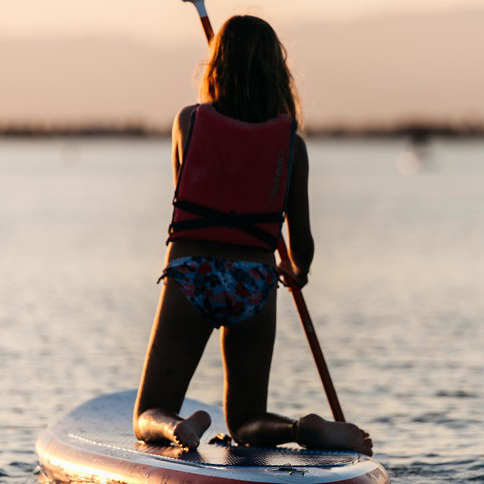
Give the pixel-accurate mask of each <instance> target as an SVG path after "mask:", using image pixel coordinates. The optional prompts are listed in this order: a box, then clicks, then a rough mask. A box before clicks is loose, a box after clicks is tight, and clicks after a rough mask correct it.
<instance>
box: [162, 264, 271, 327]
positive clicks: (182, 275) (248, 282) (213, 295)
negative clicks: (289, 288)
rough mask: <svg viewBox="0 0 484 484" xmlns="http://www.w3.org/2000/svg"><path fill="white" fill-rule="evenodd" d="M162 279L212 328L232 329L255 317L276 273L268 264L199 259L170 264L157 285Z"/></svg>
mask: <svg viewBox="0 0 484 484" xmlns="http://www.w3.org/2000/svg"><path fill="white" fill-rule="evenodd" d="M165 277H170V278H172V279H173V280H174V281H176V282H177V284H178V286H179V287H180V289H181V290H182V292H183V294H184V295H185V297H186V298H187V299H188V300H189V301H190V303H191V304H192V305H193V306H194V307H195V308H196V309H197V310H198V311H199V312H200V314H201V315H202V316H203V317H204V318H205V319H207V320H209V321H210V322H211V323H212V324H213V326H214V327H215V328H220V326H232V325H234V324H236V323H239V322H241V321H244V320H246V319H249V318H251V317H252V316H254V315H255V314H257V313H258V312H259V311H260V310H261V309H262V308H263V307H264V304H265V303H266V301H267V298H268V297H269V294H270V292H271V290H272V288H273V287H274V285H275V284H276V282H277V280H278V274H277V270H276V269H275V268H274V267H272V266H270V265H268V264H262V263H259V262H247V261H233V260H228V259H221V258H217V257H199V256H196V257H182V258H179V259H174V260H172V261H171V262H170V263H169V264H168V266H167V267H166V268H165V270H164V271H163V274H162V276H161V277H160V279H159V280H158V283H159V282H160V281H161V280H162V279H163V278H165Z"/></svg>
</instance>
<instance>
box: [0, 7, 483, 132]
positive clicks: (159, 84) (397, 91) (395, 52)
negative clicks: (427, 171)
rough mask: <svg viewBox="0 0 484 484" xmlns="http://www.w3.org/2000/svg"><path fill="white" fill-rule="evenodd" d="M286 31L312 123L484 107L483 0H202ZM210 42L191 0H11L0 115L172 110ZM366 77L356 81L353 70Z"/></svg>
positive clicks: (2, 43)
mask: <svg viewBox="0 0 484 484" xmlns="http://www.w3.org/2000/svg"><path fill="white" fill-rule="evenodd" d="M206 6H207V10H208V11H209V14H210V16H211V18H212V23H213V25H214V28H215V29H217V28H218V27H219V26H220V25H221V24H222V23H223V21H224V20H225V19H226V18H227V17H229V16H230V15H233V14H235V13H250V14H255V15H259V16H262V17H263V18H265V19H267V20H269V21H270V22H271V23H272V24H273V25H274V27H275V28H276V30H277V31H278V33H279V34H280V36H281V38H282V39H283V41H284V42H285V43H286V45H287V47H288V50H289V54H290V59H291V65H292V66H293V68H294V71H295V75H296V79H298V81H299V85H300V91H301V95H302V99H303V102H304V104H305V111H306V113H307V117H308V119H309V121H310V122H312V123H319V124H321V123H325V122H332V121H342V122H345V121H348V122H372V121H376V122H378V121H388V120H394V119H397V118H405V117H406V118H409V117H424V118H425V117H428V118H432V117H434V118H445V117H452V116H454V117H455V118H456V119H457V118H459V119H471V118H472V119H477V118H482V119H484V91H483V88H482V87H481V86H483V85H484V68H483V67H481V64H482V62H481V60H480V58H481V53H480V51H481V48H480V46H482V45H483V42H484V5H483V2H482V0H458V1H457V0H425V1H424V2H423V1H421V0H259V1H258V2H254V1H243V0H206ZM204 55H205V46H204V44H203V37H202V32H201V29H200V26H199V23H198V19H197V16H196V12H195V9H194V8H193V6H191V5H188V4H185V3H183V2H182V1H181V0H157V1H155V0H136V1H134V0H96V1H86V0H83V1H80V0H68V1H66V0H42V1H39V0H2V4H1V6H0V58H1V60H2V65H3V69H2V70H3V71H4V72H3V73H2V76H0V106H1V107H2V109H1V111H0V123H8V122H11V121H15V122H25V121H28V120H47V121H49V120H52V121H53V122H61V121H62V122H63V121H76V120H86V119H90V120H96V119H109V120H125V119H140V120H145V121H148V122H153V123H157V124H160V123H161V124H163V123H167V122H168V120H169V119H171V117H172V116H173V114H174V112H176V110H177V109H178V107H179V106H181V105H183V104H186V103H189V102H193V101H195V100H196V89H195V87H194V71H195V68H196V66H197V64H200V63H201V62H202V61H203V58H204ZM356 81H358V82H356Z"/></svg>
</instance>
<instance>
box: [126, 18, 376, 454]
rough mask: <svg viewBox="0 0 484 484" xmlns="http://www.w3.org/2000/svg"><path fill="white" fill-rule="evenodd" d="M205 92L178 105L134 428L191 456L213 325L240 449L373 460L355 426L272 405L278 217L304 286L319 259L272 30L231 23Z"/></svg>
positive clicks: (287, 87)
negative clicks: (195, 384)
mask: <svg viewBox="0 0 484 484" xmlns="http://www.w3.org/2000/svg"><path fill="white" fill-rule="evenodd" d="M201 97H202V99H203V100H204V101H205V102H206V104H202V105H200V106H189V107H186V108H184V109H182V110H181V111H180V113H179V114H178V116H177V118H176V119H175V122H174V126H173V168H174V178H175V184H176V185H177V188H176V192H175V197H174V206H175V208H174V215H173V221H172V224H171V226H170V238H169V247H168V252H167V256H166V263H167V265H166V268H165V271H164V273H163V276H162V278H161V279H164V282H163V289H162V294H161V297H160V302H159V305H158V310H157V313H156V317H155V322H154V326H153V331H152V335H151V339H150V343H149V348H148V353H147V357H146V361H145V367H144V371H143V375H142V379H141V384H140V388H139V392H138V397H137V401H136V406H135V411H134V431H135V434H136V436H137V437H138V438H139V439H140V440H144V441H146V442H152V441H160V440H165V439H166V440H169V441H171V442H173V443H175V444H177V445H179V446H181V447H185V448H188V449H195V448H197V446H198V445H199V442H200V437H201V435H202V434H203V433H204V432H205V430H206V429H207V428H208V427H209V426H210V416H209V415H208V413H206V412H204V411H199V412H196V413H195V414H193V415H191V416H190V417H189V418H187V419H182V418H181V417H180V416H179V415H178V412H179V410H180V408H181V405H182V402H183V399H184V397H185V392H186V390H187V387H188V384H189V382H190V379H191V377H192V376H193V373H194V371H195V369H196V367H197V365H198V363H199V360H200V358H201V356H202V353H203V350H204V348H205V345H206V343H207V341H208V339H209V337H210V335H211V333H212V331H213V329H214V327H219V326H222V327H221V337H222V351H223V362H224V372H225V384H224V411H225V416H226V421H227V426H228V429H229V431H230V433H231V435H232V437H233V438H234V440H235V441H236V442H237V443H239V444H245V445H264V446H274V445H278V444H282V443H286V442H298V443H299V444H300V445H302V446H305V447H317V448H326V449H342V448H345V449H354V450H357V451H360V452H363V453H365V454H369V455H371V447H372V443H371V440H370V438H369V436H368V434H367V433H366V432H363V431H362V430H360V429H359V428H358V427H356V426H355V425H353V424H347V423H336V422H328V421H326V420H324V419H322V418H321V417H319V416H317V415H314V414H310V415H306V416H304V417H301V418H300V419H298V420H292V419H290V418H287V417H283V416H279V415H276V414H273V413H269V412H268V411H267V392H268V384H269V370H270V365H271V358H272V351H273V344H274V336H275V328H276V282H277V271H276V262H275V257H274V250H275V248H276V246H277V240H278V237H279V236H280V229H281V225H282V221H283V220H284V216H285V218H286V219H287V223H288V232H289V241H290V258H291V265H292V267H291V268H287V267H286V268H285V270H286V271H289V272H290V274H291V277H294V278H295V280H296V282H297V284H298V285H299V286H300V287H303V286H304V285H305V284H306V283H307V278H308V272H309V268H310V264H311V261H312V258H313V252H314V245H313V239H312V236H311V230H310V225H309V206H308V158H307V153H306V147H305V143H304V141H303V139H302V138H301V137H300V136H299V135H296V134H295V129H294V126H295V122H294V120H296V119H297V116H298V112H297V111H298V109H297V107H298V105H297V101H296V95H295V90H294V86H293V79H292V76H291V74H290V72H289V69H288V68H287V65H286V53H285V50H284V47H283V46H282V45H281V43H280V41H279V40H278V38H277V35H276V34H275V32H274V30H273V29H272V28H271V27H270V26H269V24H267V23H266V22H265V21H263V20H261V19H259V18H256V17H252V16H236V17H232V18H231V19H229V20H228V21H227V22H226V23H225V24H224V26H223V27H222V29H221V30H220V32H219V33H218V35H217V36H216V37H215V38H214V40H213V41H212V46H211V57H210V61H209V64H208V66H207V68H206V71H205V74H204V78H203V81H202V85H201Z"/></svg>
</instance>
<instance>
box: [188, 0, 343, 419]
mask: <svg viewBox="0 0 484 484" xmlns="http://www.w3.org/2000/svg"><path fill="white" fill-rule="evenodd" d="M183 1H185V2H191V3H193V4H194V5H195V7H196V8H197V12H198V14H199V15H200V20H201V21H202V26H203V30H204V31H205V35H206V37H207V41H208V43H209V44H210V42H211V40H212V38H213V29H212V25H211V24H210V19H209V18H208V14H207V11H206V9H205V4H204V0H183ZM277 251H278V252H279V257H280V258H281V261H282V262H288V263H289V264H290V260H289V254H288V252H287V247H286V243H285V242H284V239H283V238H282V237H281V240H280V242H279V245H278V247H277ZM282 277H283V280H284V284H286V286H287V287H288V288H289V290H290V291H291V294H292V297H293V298H294V302H295V304H296V307H297V310H298V313H299V317H300V319H301V323H302V325H303V328H304V332H305V333H306V338H307V340H308V343H309V347H310V348H311V352H312V354H313V358H314V361H315V363H316V367H317V368H318V372H319V376H320V377H321V381H322V382H323V387H324V390H325V392H326V396H327V398H328V402H329V406H330V407H331V411H332V412H333V416H334V419H335V420H336V421H337V422H344V421H345V417H344V415H343V410H342V409H341V405H340V404H339V400H338V395H337V394H336V390H335V388H334V385H333V380H332V379H331V375H330V374H329V369H328V365H327V364H326V360H325V359H324V355H323V352H322V350H321V345H320V344H319V341H318V337H317V335H316V331H315V330H314V326H313V323H312V321H311V317H310V315H309V311H308V308H307V306H306V302H305V301H304V297H303V294H302V291H301V289H300V288H299V287H298V286H297V285H296V283H295V281H294V279H292V278H291V277H290V276H287V275H285V274H283V276H282Z"/></svg>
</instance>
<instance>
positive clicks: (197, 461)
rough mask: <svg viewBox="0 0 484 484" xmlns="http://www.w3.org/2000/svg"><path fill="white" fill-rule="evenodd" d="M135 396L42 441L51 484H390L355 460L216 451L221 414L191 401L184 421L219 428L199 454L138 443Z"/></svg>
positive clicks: (367, 463)
mask: <svg viewBox="0 0 484 484" xmlns="http://www.w3.org/2000/svg"><path fill="white" fill-rule="evenodd" d="M135 395H136V394H135V392H134V391H126V392H120V393H114V394H111V395H105V396H101V397H98V398H95V399H93V400H90V401H88V402H87V403H85V404H83V405H81V406H80V407H77V408H76V409H74V410H73V411H72V412H70V413H69V414H68V415H66V416H65V417H64V418H62V419H61V420H60V421H59V422H57V423H54V424H52V425H51V426H49V427H48V428H47V429H46V430H44V431H43V433H42V434H41V435H40V436H39V438H38V440H37V444H36V449H37V454H38V457H39V461H40V465H41V467H42V472H43V474H44V477H46V478H47V480H49V481H50V482H55V483H57V482H69V483H71V482H92V483H130V484H131V483H133V484H137V483H144V484H155V483H156V484H158V483H201V484H208V483H210V484H217V483H228V484H235V483H243V482H245V483H248V482H250V483H263V482H264V483H266V482H272V483H297V484H309V483H311V484H313V483H331V482H338V483H339V484H369V483H372V484H384V483H389V482H390V480H389V478H388V474H387V472H386V471H385V469H384V468H383V467H382V466H381V465H380V464H378V463H377V462H376V461H374V460H372V459H370V458H369V457H367V456H364V455H361V454H358V453H355V452H328V451H319V450H318V451H315V450H305V449H301V448H295V447H288V446H284V447H276V448H261V447H239V446H234V445H224V441H223V440H221V439H216V440H218V442H219V443H218V444H210V443H209V441H210V440H212V438H213V437H214V435H216V434H219V433H227V430H226V428H225V423H224V418H223V414H222V410H221V409H220V408H219V407H215V406H209V405H204V404H202V403H200V402H197V401H194V400H189V399H187V400H186V401H185V403H184V404H183V408H182V411H181V415H182V416H187V415H190V414H192V413H193V412H194V411H196V410H202V409H203V410H206V411H207V412H208V413H210V415H211V417H212V422H213V423H212V426H211V427H210V428H209V429H208V431H207V432H206V433H205V435H204V440H203V441H202V443H201V444H200V447H199V448H198V449H197V451H191V452H187V451H183V450H182V449H179V448H177V447H174V446H168V447H161V446H155V445H147V444H144V443H142V442H139V441H138V440H137V439H136V438H135V437H134V434H133V430H132V410H133V406H134V400H135Z"/></svg>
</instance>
